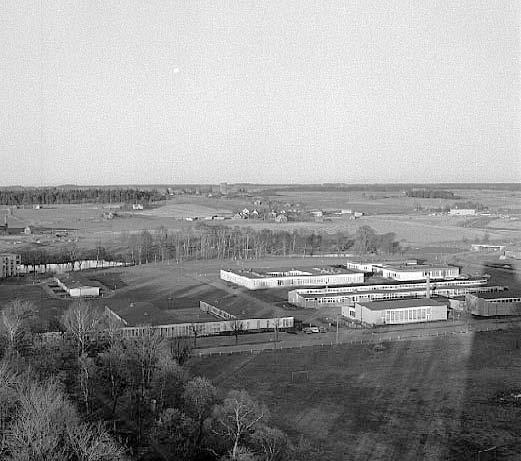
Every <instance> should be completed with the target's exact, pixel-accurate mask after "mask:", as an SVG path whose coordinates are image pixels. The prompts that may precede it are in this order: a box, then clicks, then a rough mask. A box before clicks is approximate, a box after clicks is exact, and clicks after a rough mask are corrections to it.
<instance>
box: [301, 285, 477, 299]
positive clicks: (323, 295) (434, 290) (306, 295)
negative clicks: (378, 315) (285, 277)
mask: <svg viewBox="0 0 521 461" xmlns="http://www.w3.org/2000/svg"><path fill="white" fill-rule="evenodd" d="M461 288H469V287H462V286H461V285H449V286H443V287H440V288H432V289H431V293H432V294H433V295H434V296H438V294H437V291H441V290H450V289H461ZM424 291H427V287H426V286H423V287H418V288H401V289H399V290H364V291H336V292H329V293H319V294H313V293H300V294H299V296H301V297H303V298H305V299H314V298H331V297H338V296H364V295H368V294H373V293H378V294H379V293H413V292H414V293H417V292H424Z"/></svg>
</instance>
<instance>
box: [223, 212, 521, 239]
mask: <svg viewBox="0 0 521 461" xmlns="http://www.w3.org/2000/svg"><path fill="white" fill-rule="evenodd" d="M513 222H514V221H513ZM222 223H224V224H227V225H230V226H244V227H252V228H254V229H271V230H273V231H276V230H279V231H282V230H284V231H287V232H292V231H294V230H303V231H307V232H316V233H327V234H330V235H333V234H336V233H338V232H344V233H350V234H353V233H355V232H356V229H357V228H358V227H361V226H371V227H372V228H373V229H374V230H375V231H377V232H378V233H387V232H394V233H395V234H396V239H397V240H399V241H403V243H406V244H409V245H416V246H418V245H433V244H440V243H449V244H453V243H455V242H459V243H461V242H462V241H463V239H465V240H468V241H474V240H476V239H480V240H482V239H483V238H484V237H485V235H486V236H488V238H489V239H490V240H497V241H520V240H521V229H516V228H515V227H512V228H500V229H498V228H494V227H492V226H493V221H492V222H491V223H488V224H487V226H486V227H484V228H474V227H463V225H464V223H465V219H464V218H449V217H447V216H423V215H420V216H418V215H377V216H364V217H362V218H360V219H357V220H350V219H345V218H331V219H330V220H325V221H324V222H321V223H319V222H288V223H274V222H264V221H252V220H239V221H222Z"/></svg>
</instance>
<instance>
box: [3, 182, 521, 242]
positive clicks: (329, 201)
mask: <svg viewBox="0 0 521 461" xmlns="http://www.w3.org/2000/svg"><path fill="white" fill-rule="evenodd" d="M404 190H405V189H404ZM453 192H454V193H455V194H456V195H459V196H461V197H463V200H470V201H474V202H479V203H482V204H483V205H485V206H488V207H490V209H491V210H493V211H500V210H501V211H502V212H504V213H507V212H508V213H510V215H511V216H513V217H514V218H515V219H517V218H518V217H519V216H521V205H520V203H521V192H517V191H504V190H473V189H469V190H466V189H461V190H458V189H453ZM260 194H261V195H262V192H260ZM269 198H271V199H276V200H277V201H279V202H281V203H283V204H284V203H286V202H290V203H299V204H300V205H301V206H302V207H303V208H305V209H313V208H318V209H322V210H332V209H347V208H349V209H352V210H355V211H362V212H364V213H365V214H366V216H364V217H363V218H362V219H359V220H355V221H353V220H348V219H345V218H336V217H335V218H331V219H328V220H325V221H324V222H323V223H315V222H302V223H300V222H289V223H281V224H278V223H274V222H263V221H254V220H225V221H216V222H212V221H204V222H206V223H207V224H216V225H228V226H232V227H234V226H239V227H243V226H250V227H252V228H255V229H264V228H268V229H272V230H286V231H290V232H291V231H293V230H303V231H308V232H311V231H313V232H317V233H327V234H335V233H338V232H349V233H354V232H355V231H356V229H357V228H358V227H360V226H362V225H369V226H371V227H373V228H374V229H375V230H376V231H377V232H379V233H385V232H394V233H395V234H396V238H397V240H400V241H403V243H405V244H408V245H412V246H420V245H437V244H454V243H455V242H461V241H462V240H463V239H465V240H468V241H474V240H476V239H480V240H482V239H483V238H484V237H487V238H489V239H490V240H492V241H498V242H507V243H508V242H519V241H521V221H520V220H512V219H509V218H496V217H485V218H482V217H479V218H470V217H469V218H465V217H448V216H427V215H425V214H418V213H417V212H415V211H414V210H415V208H416V207H417V206H418V205H419V206H422V207H425V208H429V207H430V208H432V207H443V206H446V205H453V204H455V203H457V200H454V199H449V200H445V199H422V198H414V197H406V196H405V195H404V194H403V192H400V191H398V192H397V191H393V192H380V191H364V192H362V191H350V192H334V191H333V192H310V191H303V192H289V191H288V192H284V191H281V192H279V193H278V194H277V195H270V196H269ZM252 200H253V198H252V197H238V198H224V197H206V196H179V197H172V198H170V199H169V200H167V201H164V202H161V203H158V204H157V205H158V206H157V207H156V208H152V209H148V210H144V211H135V212H132V211H131V212H128V211H127V212H121V211H118V210H117V209H112V211H115V212H116V213H119V215H120V216H117V217H115V218H114V219H104V218H103V216H102V215H103V212H104V211H108V210H109V209H110V205H108V204H83V205H53V206H44V207H43V208H41V209H40V210H35V209H32V208H26V209H17V210H14V212H13V215H12V216H9V219H8V220H9V225H10V226H11V227H19V228H22V227H24V226H26V225H32V226H36V227H46V228H51V229H59V228H67V229H71V231H70V233H69V236H68V238H71V239H73V240H76V239H77V241H78V245H80V246H82V247H86V248H92V247H94V246H96V245H97V244H98V243H102V244H103V245H105V246H107V247H110V248H113V249H114V248H117V246H118V244H119V243H120V242H119V240H120V238H121V235H122V234H124V233H133V232H140V231H142V230H145V229H147V230H156V229H158V228H159V227H161V226H163V227H165V228H166V229H168V230H170V231H175V230H187V229H193V227H194V225H195V223H189V222H186V221H185V220H184V218H186V217H195V216H198V217H207V216H213V215H216V214H230V213H232V212H233V211H236V210H239V209H242V208H243V207H248V208H250V209H251V208H252V207H253V205H252ZM113 206H115V205H114V204H113ZM0 213H1V211H0ZM516 213H517V214H516ZM2 214H3V213H2ZM36 239H40V240H41V244H46V245H49V246H50V247H53V246H60V245H62V244H63V241H53V238H51V237H45V236H40V237H38V236H13V237H0V250H9V249H12V248H18V247H20V246H23V245H26V244H34V241H35V240H36ZM16 242H21V243H16Z"/></svg>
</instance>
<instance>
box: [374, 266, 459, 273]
mask: <svg viewBox="0 0 521 461" xmlns="http://www.w3.org/2000/svg"><path fill="white" fill-rule="evenodd" d="M380 267H382V268H383V269H392V270H395V271H397V272H410V271H414V272H417V271H419V270H420V271H421V270H424V269H457V268H458V266H451V265H449V264H380Z"/></svg>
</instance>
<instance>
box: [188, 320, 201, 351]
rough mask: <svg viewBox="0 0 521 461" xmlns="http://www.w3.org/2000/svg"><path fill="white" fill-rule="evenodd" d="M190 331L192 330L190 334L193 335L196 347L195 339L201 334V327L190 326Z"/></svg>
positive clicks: (196, 325)
mask: <svg viewBox="0 0 521 461" xmlns="http://www.w3.org/2000/svg"><path fill="white" fill-rule="evenodd" d="M190 330H192V334H193V335H194V347H197V337H198V336H199V333H200V332H201V325H200V324H199V323H195V322H194V323H192V324H190Z"/></svg>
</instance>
